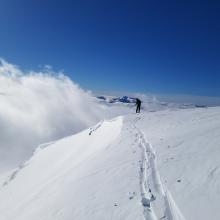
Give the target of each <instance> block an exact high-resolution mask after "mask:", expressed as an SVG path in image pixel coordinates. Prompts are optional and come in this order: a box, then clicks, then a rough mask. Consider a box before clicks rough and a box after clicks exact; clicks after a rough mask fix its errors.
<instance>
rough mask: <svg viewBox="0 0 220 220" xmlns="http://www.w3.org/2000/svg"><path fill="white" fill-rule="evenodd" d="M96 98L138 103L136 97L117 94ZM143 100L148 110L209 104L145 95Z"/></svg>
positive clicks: (126, 103) (108, 101)
mask: <svg viewBox="0 0 220 220" xmlns="http://www.w3.org/2000/svg"><path fill="white" fill-rule="evenodd" d="M96 98H97V99H98V100H99V102H101V103H105V104H115V105H117V104H120V105H123V104H125V106H127V105H129V104H134V103H136V98H135V97H131V96H122V97H115V96H103V95H101V96H96ZM140 99H141V100H142V109H144V110H147V111H156V110H163V109H188V108H207V107H208V106H207V105H198V104H196V103H172V102H170V103H169V102H162V101H159V100H158V99H156V98H155V97H151V96H149V97H147V96H146V97H144V98H140Z"/></svg>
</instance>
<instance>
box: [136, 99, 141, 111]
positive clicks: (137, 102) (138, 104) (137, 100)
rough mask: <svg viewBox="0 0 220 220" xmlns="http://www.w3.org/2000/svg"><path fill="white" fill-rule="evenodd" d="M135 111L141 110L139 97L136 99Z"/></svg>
mask: <svg viewBox="0 0 220 220" xmlns="http://www.w3.org/2000/svg"><path fill="white" fill-rule="evenodd" d="M136 106H137V108H136V113H140V110H141V100H140V99H138V98H137V99H136Z"/></svg>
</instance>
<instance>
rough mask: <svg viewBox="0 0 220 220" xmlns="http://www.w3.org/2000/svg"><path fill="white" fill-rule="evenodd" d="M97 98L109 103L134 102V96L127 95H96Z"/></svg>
mask: <svg viewBox="0 0 220 220" xmlns="http://www.w3.org/2000/svg"><path fill="white" fill-rule="evenodd" d="M96 98H97V99H99V100H102V101H107V102H109V103H120V102H121V103H135V102H136V98H133V97H128V96H122V97H106V96H97V97H96Z"/></svg>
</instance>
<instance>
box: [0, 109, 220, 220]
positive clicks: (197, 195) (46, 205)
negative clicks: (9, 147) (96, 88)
mask: <svg viewBox="0 0 220 220" xmlns="http://www.w3.org/2000/svg"><path fill="white" fill-rule="evenodd" d="M219 132H220V108H207V109H185V110H175V111H174V110H164V111H158V112H150V113H149V112H148V113H146V112H145V113H141V114H138V115H136V114H130V115H126V116H123V117H122V116H121V117H117V118H115V119H112V120H103V121H101V122H100V123H98V124H97V125H95V126H93V127H90V128H89V129H86V130H84V131H82V132H80V133H78V134H75V135H73V136H69V137H66V138H63V139H61V140H58V141H55V142H51V143H47V144H44V145H41V146H39V147H38V148H37V149H36V151H35V152H34V154H33V156H32V157H31V158H30V159H29V160H28V161H26V162H25V163H23V164H22V165H20V166H19V167H18V168H17V169H16V170H13V171H12V172H11V173H10V174H8V173H6V174H4V175H2V176H1V177H0V183H1V187H0V218H1V220H14V219H16V220H30V219H31V220H39V219H42V220H43V219H45V220H72V219H78V220H87V219H94V220H103V219H104V220H110V219H114V220H115V219H116V220H119V219H126V220H134V219H135V220H143V219H146V220H160V219H161V220H163V219H164V220H197V219H198V220H207V219H211V220H219V219H220V214H219V205H218V204H219V202H220V198H219V189H220V178H219V176H220V175H219V174H220V162H219V152H220V150H219V149H220V148H219V142H220V136H219Z"/></svg>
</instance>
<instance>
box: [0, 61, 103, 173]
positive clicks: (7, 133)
mask: <svg viewBox="0 0 220 220" xmlns="http://www.w3.org/2000/svg"><path fill="white" fill-rule="evenodd" d="M0 103H1V105H0V131H1V132H0V158H1V160H0V171H3V170H6V169H8V168H10V167H13V166H16V165H17V164H18V163H20V162H21V161H23V160H25V159H26V158H28V157H29V156H30V155H31V153H32V152H33V150H34V148H35V147H36V146H37V145H38V144H41V143H43V142H47V141H52V140H56V139H59V138H61V137H64V136H67V135H71V134H73V133H76V132H77V131H80V130H81V129H83V128H86V127H88V126H90V125H92V124H94V123H96V122H97V121H99V120H100V119H102V118H103V117H104V116H103V109H102V107H101V106H100V105H98V104H97V103H96V101H95V99H94V98H93V97H92V96H91V95H90V94H89V93H88V92H85V91H83V90H82V89H81V88H79V86H78V85H77V84H75V83H74V82H73V81H71V80H70V79H69V78H68V77H66V76H64V74H62V73H54V72H53V71H52V70H51V68H50V67H46V68H45V69H44V70H42V71H40V72H34V71H30V72H28V73H24V72H23V71H22V70H21V69H19V68H18V67H16V66H14V65H12V64H9V63H7V62H6V61H5V60H3V59H1V60H0Z"/></svg>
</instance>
